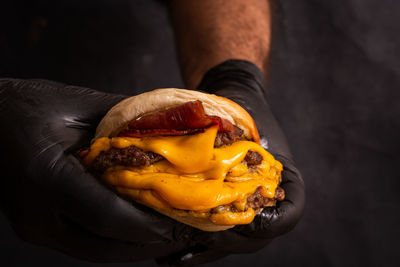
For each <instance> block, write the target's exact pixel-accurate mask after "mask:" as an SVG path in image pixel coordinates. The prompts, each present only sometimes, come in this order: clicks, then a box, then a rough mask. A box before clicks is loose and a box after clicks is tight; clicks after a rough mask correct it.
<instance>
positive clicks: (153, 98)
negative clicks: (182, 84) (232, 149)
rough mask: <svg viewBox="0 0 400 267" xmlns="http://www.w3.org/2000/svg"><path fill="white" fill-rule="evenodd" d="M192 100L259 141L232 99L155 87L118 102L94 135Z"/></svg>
mask: <svg viewBox="0 0 400 267" xmlns="http://www.w3.org/2000/svg"><path fill="white" fill-rule="evenodd" d="M195 100H200V101H201V102H202V104H203V107H204V111H205V113H206V114H207V115H212V116H218V117H220V118H223V119H227V120H229V121H230V122H231V123H232V124H234V125H236V126H237V127H239V128H241V129H242V130H243V131H244V136H245V137H246V138H248V139H252V140H253V141H254V142H256V143H258V144H259V143H260V136H259V134H258V131H257V128H256V125H255V123H254V120H253V119H252V118H251V116H250V115H249V114H248V113H247V111H246V110H244V109H243V108H242V107H241V106H239V105H238V104H236V103H235V102H233V101H231V100H229V99H227V98H225V97H221V96H217V95H213V94H206V93H201V92H199V91H193V90H186V89H176V88H165V89H157V90H154V91H150V92H146V93H143V94H140V95H136V96H132V97H129V98H127V99H125V100H123V101H121V102H119V103H118V104H117V105H115V106H114V107H113V108H111V109H110V110H109V111H108V113H107V114H106V115H105V116H104V118H103V119H102V120H101V122H100V124H99V125H98V127H97V129H96V134H95V137H94V138H95V139H98V138H101V137H114V136H116V135H118V133H119V132H120V131H121V130H122V129H124V128H125V127H126V125H127V124H128V123H129V122H130V121H131V120H133V119H136V118H138V117H141V116H143V115H146V114H149V113H154V112H157V111H160V110H165V109H167V108H170V107H173V106H178V105H181V104H183V103H186V102H189V101H195Z"/></svg>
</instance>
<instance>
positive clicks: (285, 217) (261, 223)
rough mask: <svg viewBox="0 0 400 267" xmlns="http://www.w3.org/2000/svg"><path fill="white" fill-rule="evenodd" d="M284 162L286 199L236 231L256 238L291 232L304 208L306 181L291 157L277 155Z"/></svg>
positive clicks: (283, 181) (283, 182)
mask: <svg viewBox="0 0 400 267" xmlns="http://www.w3.org/2000/svg"><path fill="white" fill-rule="evenodd" d="M276 158H277V160H279V161H280V162H282V164H283V171H282V183H281V185H280V186H281V187H282V188H283V189H284V190H285V199H284V200H283V201H278V202H277V204H276V206H275V207H266V208H264V210H263V211H262V212H261V213H260V214H259V215H257V216H256V217H255V219H254V221H253V222H252V223H251V224H248V225H243V226H237V227H235V228H234V231H238V232H240V233H241V234H243V235H246V236H249V237H254V238H267V239H270V238H274V237H277V236H279V235H282V234H284V233H287V232H289V231H290V230H291V229H292V228H293V227H294V226H295V225H296V223H297V222H298V221H299V220H300V217H301V215H302V213H303V210H304V204H305V192H304V182H303V179H302V178H301V174H300V172H299V171H298V170H297V169H296V168H295V167H294V165H293V161H292V160H291V159H288V158H285V157H283V156H279V155H278V156H276Z"/></svg>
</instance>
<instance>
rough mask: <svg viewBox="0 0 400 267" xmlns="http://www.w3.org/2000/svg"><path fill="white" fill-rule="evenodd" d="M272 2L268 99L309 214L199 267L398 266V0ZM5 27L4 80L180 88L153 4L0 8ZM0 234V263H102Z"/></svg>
mask: <svg viewBox="0 0 400 267" xmlns="http://www.w3.org/2000/svg"><path fill="white" fill-rule="evenodd" d="M275 3H276V7H275V11H274V26H273V30H274V35H273V47H272V53H271V82H270V91H269V101H270V103H271V106H272V108H273V110H274V112H275V114H276V116H277V118H278V120H279V121H280V123H281V125H282V128H283V129H284V131H285V133H286V134H287V136H288V140H289V143H290V145H291V148H292V151H293V154H294V156H295V158H296V161H297V163H298V167H299V168H300V170H301V171H302V173H303V176H304V180H305V183H306V187H307V205H306V209H305V213H304V217H303V219H302V221H301V222H300V223H299V224H298V226H297V227H296V228H295V230H293V231H292V232H290V233H289V234H287V235H285V236H282V237H280V238H278V239H277V240H276V241H274V242H273V243H272V244H271V245H270V246H269V247H267V248H265V249H263V250H261V251H259V252H257V253H254V254H250V255H235V256H230V257H228V258H226V259H223V260H220V261H217V262H215V263H211V264H209V265H207V266H242V265H247V264H248V265H249V266H399V264H400V262H399V260H397V258H396V257H397V254H398V253H396V252H397V251H398V250H399V249H400V245H398V241H397V240H398V239H399V237H400V231H399V225H400V219H399V217H400V216H399V207H398V204H399V198H400V195H399V189H398V188H399V186H400V182H399V180H400V175H399V174H398V172H397V170H398V169H397V168H398V165H399V164H400V156H399V153H398V151H399V149H400V141H399V139H398V138H399V129H400V103H399V102H400V97H399V96H400V91H399V90H400V35H399V33H400V18H399V17H398V16H399V14H400V2H399V1H394V0H393V1H390V0H380V1H378V0H375V1H374V0H341V1H333V0H331V1H329V0H303V1H298V0H292V1H290V0H286V1H284V0H282V1H275ZM0 22H1V23H0V29H1V30H0V77H15V78H46V79H51V80H56V81H61V82H64V83H68V84H74V85H81V86H87V87H91V88H93V89H97V90H103V91H109V92H119V93H125V94H136V93H139V92H142V91H147V90H149V89H152V88H158V87H182V86H183V83H182V81H181V77H180V74H179V70H178V64H177V61H176V58H175V57H176V53H175V50H174V49H175V48H174V43H173V32H172V29H171V26H170V24H169V22H168V15H167V10H166V7H165V6H164V5H163V4H162V3H161V2H160V1H149V0H112V1H111V0H96V1H95V0H91V1H78V0H70V1H67V0H59V1H49V0H42V1H40V0H34V1H33V0H31V1H22V0H13V1H12V0H3V1H1V3H0ZM3 127H5V126H4V125H3V126H2V129H4V128H3ZM0 236H1V237H0V265H1V266H46V265H48V266H85V267H86V266H101V264H94V263H87V262H83V261H79V260H75V259H72V258H69V257H67V256H64V255H63V254H60V253H58V252H56V251H53V250H51V249H47V248H41V247H36V246H33V245H30V244H26V243H24V242H22V241H20V240H19V239H18V238H17V237H16V235H15V234H14V232H13V231H12V229H11V227H10V226H9V225H8V223H7V221H6V219H5V218H4V216H2V215H1V216H0ZM107 266H132V264H108V265H107ZM135 266H155V264H154V263H153V262H152V261H147V262H140V263H137V264H136V265H135Z"/></svg>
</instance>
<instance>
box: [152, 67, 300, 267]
mask: <svg viewBox="0 0 400 267" xmlns="http://www.w3.org/2000/svg"><path fill="white" fill-rule="evenodd" d="M265 87H266V85H265V80H264V76H263V73H262V72H261V71H260V70H259V69H258V68H257V67H256V66H255V65H254V64H252V63H250V62H247V61H242V60H229V61H226V62H224V63H222V64H220V65H218V66H216V67H214V68H212V69H211V70H209V71H208V72H207V73H206V75H205V76H204V78H203V80H202V81H201V83H200V85H199V87H198V89H199V90H202V91H205V92H207V93H213V94H216V95H220V96H224V97H227V98H230V99H232V100H233V101H235V102H236V103H238V104H240V105H241V106H242V107H243V108H245V109H246V110H247V111H248V112H249V113H250V115H251V116H252V117H253V119H254V120H255V122H256V125H257V128H258V130H259V133H260V137H261V144H262V145H263V147H264V148H266V149H267V150H268V151H269V152H270V153H271V154H273V155H274V157H275V158H276V159H277V160H279V161H280V162H281V163H282V164H283V172H282V183H281V185H280V186H281V187H282V188H283V189H284V190H285V200H284V201H282V202H277V205H276V207H267V208H264V210H263V211H262V212H261V213H260V214H259V215H257V216H256V217H255V219H254V221H253V222H252V223H251V224H248V225H242V226H236V227H234V228H232V229H229V230H226V231H221V232H216V233H208V232H202V231H197V233H195V234H193V236H192V242H193V243H192V247H191V248H189V249H187V250H184V251H181V252H179V253H176V254H174V255H170V256H169V257H166V258H162V259H159V260H158V262H159V264H169V265H172V266H193V265H196V264H201V263H206V262H209V261H213V260H216V259H218V258H222V257H224V256H227V255H229V254H232V253H249V252H254V251H256V250H258V249H261V248H262V247H264V246H266V245H267V244H268V243H269V242H270V241H271V240H272V239H274V238H275V237H277V236H280V235H282V234H284V233H286V232H288V231H290V230H291V229H292V228H293V227H294V226H295V225H296V223H297V222H298V221H299V220H300V217H301V215H302V212H303V208H304V203H305V193H304V183H303V180H302V178H301V174H300V172H299V171H298V170H297V168H296V167H295V165H294V162H293V159H292V156H291V154H290V150H289V147H288V145H287V142H286V139H285V136H284V134H283V133H282V130H281V129H280V127H279V125H278V123H277V121H276V120H275V118H274V116H273V114H272V112H271V110H270V108H269V105H268V103H267V101H266V97H265V89H266V88H265Z"/></svg>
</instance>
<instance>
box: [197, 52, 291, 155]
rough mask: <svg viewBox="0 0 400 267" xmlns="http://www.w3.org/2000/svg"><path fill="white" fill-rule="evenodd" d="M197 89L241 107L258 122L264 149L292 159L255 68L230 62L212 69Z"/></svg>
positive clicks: (261, 76)
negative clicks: (221, 97)
mask: <svg viewBox="0 0 400 267" xmlns="http://www.w3.org/2000/svg"><path fill="white" fill-rule="evenodd" d="M198 89H199V90H203V91H206V92H207V93H213V94H216V95H220V96H223V97H226V98H229V99H231V100H233V101H235V102H236V103H238V104H239V105H240V106H242V107H243V108H244V109H245V110H247V112H249V114H250V115H251V116H252V117H253V119H254V121H255V122H256V125H257V128H258V131H259V133H260V138H261V145H262V146H263V147H265V148H266V149H268V151H269V152H271V153H272V154H280V155H284V156H285V157H288V158H290V157H291V154H290V149H289V147H288V145H287V142H286V138H285V135H284V134H283V132H282V130H281V129H280V127H279V125H278V123H277V121H276V119H275V117H274V116H273V114H272V112H271V110H270V108H269V105H268V102H267V101H266V96H265V91H266V82H265V78H264V74H263V73H262V72H261V70H260V69H259V68H258V67H257V66H256V65H254V64H252V63H250V62H247V61H243V60H227V61H225V62H223V63H222V64H219V65H217V66H215V67H213V68H212V69H210V70H209V71H208V72H207V73H206V74H205V75H204V77H203V79H202V81H201V83H200V85H199V86H198Z"/></svg>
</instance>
